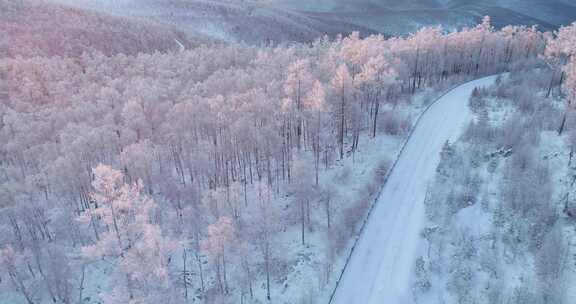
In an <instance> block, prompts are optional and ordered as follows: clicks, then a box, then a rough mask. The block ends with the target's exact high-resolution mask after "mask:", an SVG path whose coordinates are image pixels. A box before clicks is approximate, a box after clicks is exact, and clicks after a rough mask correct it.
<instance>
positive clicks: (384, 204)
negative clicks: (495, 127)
mask: <svg viewBox="0 0 576 304" xmlns="http://www.w3.org/2000/svg"><path fill="white" fill-rule="evenodd" d="M496 77H497V76H489V77H485V78H481V79H477V80H474V81H471V82H468V83H465V84H462V85H460V86H458V87H456V88H454V89H452V90H450V91H449V92H448V93H446V94H445V95H443V96H442V97H440V98H439V99H438V100H437V101H436V102H435V103H434V104H433V105H431V106H430V107H429V108H428V109H427V110H426V111H425V112H424V113H423V115H422V116H421V117H420V119H419V121H418V123H417V124H416V126H415V128H414V130H413V132H412V134H411V135H410V137H409V139H408V141H407V142H406V145H405V146H404V147H403V149H402V151H401V152H400V156H399V157H398V160H397V161H396V163H395V166H394V167H393V168H392V171H391V172H390V175H389V177H388V180H387V182H386V184H385V185H384V188H383V189H382V192H381V193H380V196H379V198H378V201H377V202H376V205H375V207H374V209H373V210H372V212H371V214H370V216H369V218H368V221H367V223H366V224H365V227H364V229H363V232H362V235H361V236H360V238H359V240H358V241H357V243H356V245H355V248H354V250H353V253H352V255H351V257H350V260H349V262H348V264H347V265H346V268H345V270H344V273H343V275H342V278H341V279H340V282H339V283H338V286H337V289H336V291H335V294H334V297H333V299H332V301H331V303H332V304H357V303H358V304H360V303H362V304H376V303H377V304H406V303H414V300H413V296H412V286H411V285H412V273H413V265H414V261H415V260H416V258H417V255H418V253H419V246H420V240H421V237H420V231H421V229H422V228H423V224H424V221H425V214H424V198H425V195H426V188H427V186H428V184H429V183H430V182H431V181H432V179H433V178H434V175H435V172H436V167H437V166H438V162H439V161H440V151H441V150H442V146H443V145H444V143H445V142H446V141H447V140H449V141H450V142H453V141H455V140H456V139H457V138H458V136H459V135H460V134H461V133H462V132H463V129H464V127H465V123H467V122H469V121H470V119H471V114H470V111H469V109H468V99H469V97H470V96H471V94H472V91H473V90H474V88H476V87H482V86H489V85H491V84H493V83H494V81H495V80H496ZM446 186H447V187H449V186H450V185H446Z"/></svg>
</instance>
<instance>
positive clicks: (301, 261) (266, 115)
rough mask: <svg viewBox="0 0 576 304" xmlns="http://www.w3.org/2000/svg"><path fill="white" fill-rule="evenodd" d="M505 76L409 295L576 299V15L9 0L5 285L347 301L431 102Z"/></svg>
mask: <svg viewBox="0 0 576 304" xmlns="http://www.w3.org/2000/svg"><path fill="white" fill-rule="evenodd" d="M487 76H497V79H496V80H495V82H494V83H493V84H492V85H489V86H486V87H477V88H474V91H473V93H472V96H471V97H470V98H469V99H466V100H462V101H461V102H462V103H463V104H465V105H466V106H467V107H469V108H470V111H471V113H472V114H471V115H472V120H471V121H470V122H468V123H467V125H466V126H465V128H464V130H463V133H462V136H460V137H459V138H458V139H457V140H456V141H453V142H449V141H446V142H445V143H444V144H443V148H442V151H441V153H440V154H439V158H440V161H439V165H438V167H437V168H436V169H435V176H434V178H433V180H431V181H429V182H428V183H427V184H428V186H427V188H426V198H425V200H423V205H424V209H425V210H423V214H424V215H425V218H424V219H423V220H422V221H423V223H422V229H418V230H419V231H417V237H418V238H419V239H420V243H419V244H420V245H419V246H418V249H417V251H418V254H417V255H418V256H417V258H416V259H415V260H414V261H411V263H412V264H413V265H412V266H411V267H410V268H409V269H407V275H409V276H410V281H411V284H410V286H409V287H408V288H409V290H410V300H407V301H406V302H403V303H458V304H467V303H470V304H472V303H549V304H564V303H570V301H571V300H570V299H573V298H574V295H576V290H575V289H574V287H573V286H576V285H575V283H576V275H575V273H576V272H575V271H576V266H575V265H576V260H575V258H574V256H575V254H576V248H573V246H572V242H573V241H574V240H575V238H576V230H575V227H576V202H575V201H574V198H575V195H576V190H575V189H576V188H575V187H574V181H575V180H576V179H575V177H576V165H575V164H574V160H573V159H572V158H573V148H574V145H575V144H576V120H575V119H576V115H574V112H573V111H572V109H573V106H574V102H576V23H574V24H572V25H566V26H564V27H561V28H559V29H558V30H555V31H547V32H544V31H540V30H539V29H538V27H536V26H525V25H511V26H504V27H498V28H495V27H493V26H492V24H491V19H490V17H488V16H487V17H484V18H483V19H482V20H481V21H480V22H479V23H478V24H477V25H475V26H471V27H463V28H461V29H458V30H446V29H443V28H442V27H441V26H435V27H423V28H421V29H420V30H418V31H417V32H414V33H411V34H408V35H401V36H387V35H382V34H373V35H363V34H361V33H358V32H353V33H351V34H343V35H334V36H323V37H318V38H317V39H315V40H313V41H311V42H297V43H296V42H294V43H278V44H274V43H270V44H262V45H252V44H242V43H232V44H231V43H222V42H220V41H216V40H215V39H212V38H210V37H204V36H193V37H192V36H190V35H187V34H186V33H184V32H181V31H179V30H178V29H175V28H173V27H171V26H168V25H165V24H162V23H157V22H155V21H151V20H142V19H138V18H124V17H119V16H113V15H106V14H103V13H101V12H97V11H92V10H83V9H80V8H69V7H67V6H65V5H61V4H52V3H48V2H44V1H36V0H22V1H20V0H17V1H12V0H0V303H1V304H20V303H23V304H40V303H62V304H69V303H94V304H95V303H106V304H111V303H142V304H144V303H167V304H168V303H222V304H224V303H226V304H228V303H241V304H244V303H246V304H248V303H279V304H280V303H282V304H284V303H286V304H297V303H298V304H300V303H301V304H306V303H329V302H330V303H335V302H332V301H334V300H333V298H334V292H335V288H337V286H338V288H341V286H342V283H340V281H341V279H342V277H345V276H346V275H345V272H344V270H345V269H346V267H347V266H346V265H347V264H348V263H349V262H348V260H349V259H351V257H353V256H352V254H351V250H352V252H354V250H356V249H353V248H355V246H356V243H357V242H358V239H359V236H360V235H361V234H362V232H363V231H364V230H366V228H365V226H366V225H367V224H366V222H367V219H369V221H378V218H376V217H374V216H373V214H372V216H370V214H371V213H372V210H373V208H374V205H375V204H376V203H378V198H379V195H380V193H381V191H382V187H383V185H384V184H386V183H387V182H388V179H389V176H390V174H391V172H392V171H393V170H394V169H395V168H396V169H397V168H398V167H396V166H397V162H398V160H397V159H398V157H399V155H401V154H402V153H403V151H404V149H405V146H406V142H407V141H409V140H410V139H411V137H412V135H413V132H414V128H415V127H416V126H417V125H418V123H419V121H420V120H421V118H422V119H424V118H423V116H422V115H423V114H422V113H426V111H427V110H428V109H430V108H431V107H432V106H433V105H434V104H435V102H436V101H437V100H438V99H439V98H442V96H444V94H445V93H446V92H447V91H449V90H451V89H453V88H455V87H457V86H459V85H461V84H464V83H467V82H469V81H472V80H475V79H479V78H482V77H487ZM446 119H449V117H447V118H446ZM412 178H416V179H417V178H418V176H413V177H412ZM391 203H393V202H391ZM408 224H409V223H406V225H408ZM356 280H360V281H362V280H363V279H362V278H356ZM372 301H374V299H372ZM409 301H413V302H409ZM339 303H340V302H339ZM342 303H345V302H342ZM366 303H368V302H366ZM370 303H372V302H370Z"/></svg>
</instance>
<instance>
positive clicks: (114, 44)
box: [0, 0, 205, 57]
mask: <svg viewBox="0 0 576 304" xmlns="http://www.w3.org/2000/svg"><path fill="white" fill-rule="evenodd" d="M198 42H205V41H204V40H200V41H197V40H195V41H192V40H191V39H189V38H188V37H187V36H186V35H185V34H184V33H181V32H178V31H176V30H174V29H171V28H169V27H167V26H164V25H159V24H156V23H152V22H149V21H146V20H141V19H136V18H119V17H112V16H108V15H105V14H100V13H97V12H95V11H87V10H81V9H77V8H71V7H67V6H62V5H57V4H47V3H44V2H39V1H29V0H26V1H19V0H16V1H15V0H0V54H2V55H8V56H17V55H20V56H23V57H33V56H78V55H80V54H82V53H83V52H85V51H90V50H96V51H99V52H101V53H103V54H105V55H113V54H119V53H123V54H136V53H141V52H144V53H150V52H154V51H167V50H177V49H179V48H180V47H181V46H180V44H179V43H181V44H182V45H184V46H185V47H192V46H194V45H195V44H196V43H198Z"/></svg>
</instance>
